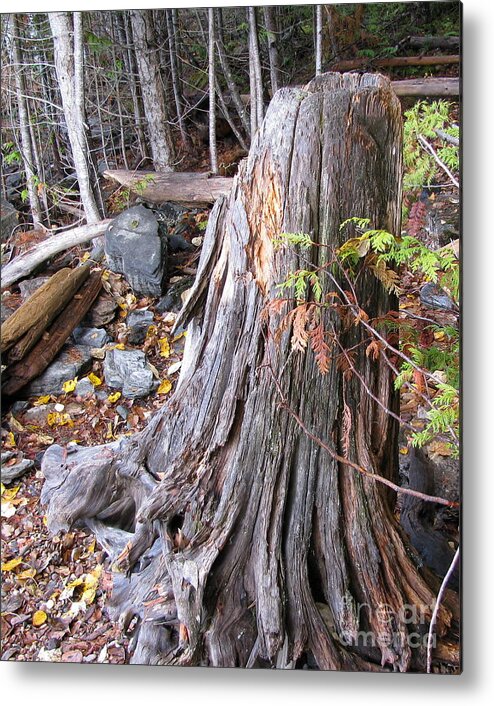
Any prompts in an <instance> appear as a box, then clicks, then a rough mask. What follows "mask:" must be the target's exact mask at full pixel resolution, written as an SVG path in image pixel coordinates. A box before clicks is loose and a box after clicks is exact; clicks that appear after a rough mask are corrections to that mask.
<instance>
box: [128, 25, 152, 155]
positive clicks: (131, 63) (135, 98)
mask: <svg viewBox="0 0 494 706" xmlns="http://www.w3.org/2000/svg"><path fill="white" fill-rule="evenodd" d="M123 20H124V28H125V41H126V44H127V47H126V51H125V52H124V61H126V62H127V63H126V68H127V66H128V69H127V72H128V77H129V82H130V92H131V95H132V105H133V108H134V117H135V126H136V132H137V142H138V145H139V152H140V155H141V158H142V159H145V158H146V157H147V155H148V149H147V144H146V136H145V134H144V128H143V122H144V118H143V115H142V107H141V97H140V95H139V92H138V88H137V82H136V75H137V67H136V61H135V54H134V52H133V51H131V48H130V47H132V46H133V44H134V37H133V35H132V24H131V22H130V19H129V14H128V13H127V12H124V14H123Z"/></svg>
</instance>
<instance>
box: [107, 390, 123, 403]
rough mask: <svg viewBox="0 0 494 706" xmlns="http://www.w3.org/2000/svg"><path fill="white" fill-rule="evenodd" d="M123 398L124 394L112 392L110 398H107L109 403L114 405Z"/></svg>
mask: <svg viewBox="0 0 494 706" xmlns="http://www.w3.org/2000/svg"><path fill="white" fill-rule="evenodd" d="M121 397H122V393H121V392H112V394H111V395H108V398H107V399H108V402H110V403H111V404H113V403H114V402H116V401H117V400H119V399H120V398H121Z"/></svg>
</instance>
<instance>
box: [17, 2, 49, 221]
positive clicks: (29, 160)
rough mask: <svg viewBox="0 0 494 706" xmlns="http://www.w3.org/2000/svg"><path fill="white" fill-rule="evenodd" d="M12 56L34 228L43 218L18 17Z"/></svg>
mask: <svg viewBox="0 0 494 706" xmlns="http://www.w3.org/2000/svg"><path fill="white" fill-rule="evenodd" d="M12 29H13V31H12V55H13V59H14V64H15V66H14V73H15V88H16V97H17V107H18V110H19V132H20V136H21V156H22V164H23V166H24V172H25V174H26V187H27V193H28V198H29V207H30V209H31V216H32V219H33V225H34V227H37V226H39V225H41V224H42V222H43V216H42V213H41V204H40V200H39V197H38V190H37V184H36V181H37V176H38V175H37V174H36V171H35V160H34V151H33V143H32V138H31V131H30V126H29V110H28V105H27V93H26V83H25V80H24V69H25V67H24V63H23V58H22V49H21V45H20V39H21V30H20V23H19V17H18V16H17V15H16V14H13V15H12Z"/></svg>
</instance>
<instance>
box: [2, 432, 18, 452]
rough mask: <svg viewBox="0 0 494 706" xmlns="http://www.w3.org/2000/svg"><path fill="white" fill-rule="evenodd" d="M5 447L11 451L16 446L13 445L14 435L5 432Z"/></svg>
mask: <svg viewBox="0 0 494 706" xmlns="http://www.w3.org/2000/svg"><path fill="white" fill-rule="evenodd" d="M4 443H5V446H6V448H8V449H13V448H14V447H15V446H16V445H17V444H16V443H15V437H14V434H13V433H12V432H11V431H9V432H7V436H6V437H5V442H4Z"/></svg>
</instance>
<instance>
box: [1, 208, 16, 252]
mask: <svg viewBox="0 0 494 706" xmlns="http://www.w3.org/2000/svg"><path fill="white" fill-rule="evenodd" d="M18 222H19V214H18V213H17V211H16V210H15V208H14V207H13V206H12V204H11V203H9V202H8V201H6V200H5V199H4V198H0V240H1V241H2V243H4V242H5V241H7V240H8V239H9V238H10V236H11V235H12V231H13V230H14V228H15V227H16V225H17V224H18Z"/></svg>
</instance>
